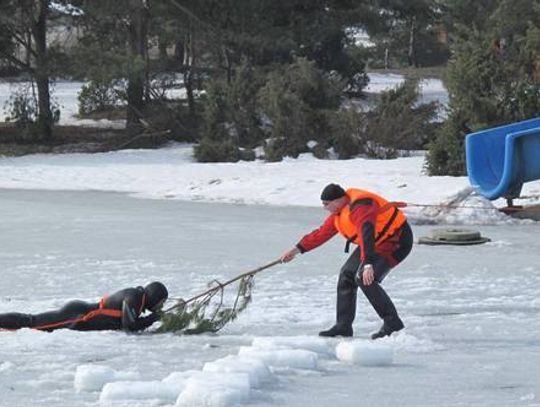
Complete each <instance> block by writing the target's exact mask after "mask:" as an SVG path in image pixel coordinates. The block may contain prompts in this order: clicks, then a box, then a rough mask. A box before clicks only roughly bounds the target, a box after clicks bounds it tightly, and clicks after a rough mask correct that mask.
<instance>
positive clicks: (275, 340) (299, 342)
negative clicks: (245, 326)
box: [252, 336, 334, 356]
mask: <svg viewBox="0 0 540 407" xmlns="http://www.w3.org/2000/svg"><path fill="white" fill-rule="evenodd" d="M252 346H253V347H254V348H261V349H275V348H292V349H305V350H310V351H312V352H316V353H319V354H323V355H332V356H333V355H334V347H333V346H332V345H330V344H329V343H328V342H327V341H326V340H324V339H323V338H318V337H314V336H277V337H276V336H273V337H260V338H255V339H253V342H252Z"/></svg>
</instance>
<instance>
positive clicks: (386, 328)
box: [371, 317, 405, 339]
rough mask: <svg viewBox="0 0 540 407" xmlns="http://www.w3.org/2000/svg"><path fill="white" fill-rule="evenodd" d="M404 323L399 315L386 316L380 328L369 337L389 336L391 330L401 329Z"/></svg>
mask: <svg viewBox="0 0 540 407" xmlns="http://www.w3.org/2000/svg"><path fill="white" fill-rule="evenodd" d="M404 327H405V325H403V321H402V320H401V319H400V318H399V317H393V318H388V319H387V320H385V321H384V323H383V325H382V326H381V329H379V330H378V331H377V332H375V333H374V334H372V335H371V339H379V338H384V337H385V336H390V335H391V334H392V333H393V332H397V331H401V330H402V329H403V328H404Z"/></svg>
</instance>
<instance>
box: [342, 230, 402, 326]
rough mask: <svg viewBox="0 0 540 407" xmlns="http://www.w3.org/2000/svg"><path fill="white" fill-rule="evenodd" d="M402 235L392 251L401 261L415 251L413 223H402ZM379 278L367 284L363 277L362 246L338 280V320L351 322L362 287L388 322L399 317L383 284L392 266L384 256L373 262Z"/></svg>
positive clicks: (349, 324)
mask: <svg viewBox="0 0 540 407" xmlns="http://www.w3.org/2000/svg"><path fill="white" fill-rule="evenodd" d="M401 230H402V231H401V236H400V240H399V244H398V246H397V248H396V250H395V251H394V252H393V253H392V255H393V257H394V259H395V260H396V262H397V263H400V262H401V261H403V259H405V257H407V256H408V254H409V253H410V252H411V249H412V245H413V234H412V230H411V227H410V226H409V224H408V223H405V224H404V225H403V226H402V227H401ZM372 266H373V271H374V273H375V281H374V282H373V283H371V284H370V285H364V283H363V281H362V272H363V265H362V264H361V262H360V248H359V247H357V248H356V250H354V252H353V253H352V254H351V255H350V256H349V258H348V259H347V261H346V262H345V264H344V265H343V267H342V268H341V271H340V273H339V279H338V284H337V304H336V323H337V324H338V325H344V326H351V325H352V323H353V321H354V318H355V316H356V297H357V292H358V287H360V289H361V290H362V292H363V293H364V295H365V296H366V298H367V299H368V301H369V303H370V304H371V306H372V307H373V309H374V310H375V312H377V315H379V317H380V318H381V319H383V320H384V321H386V322H390V323H391V321H393V320H395V319H396V318H399V316H398V313H397V310H396V307H395V306H394V303H393V302H392V300H391V299H390V297H389V296H388V294H387V293H386V291H385V290H384V289H383V288H382V286H381V283H382V281H383V280H384V278H385V277H386V275H387V274H388V272H389V271H390V269H391V267H390V265H389V264H388V262H387V261H386V260H385V258H384V257H382V256H376V258H375V261H374V262H373V264H372Z"/></svg>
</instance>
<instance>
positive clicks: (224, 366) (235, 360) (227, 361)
mask: <svg viewBox="0 0 540 407" xmlns="http://www.w3.org/2000/svg"><path fill="white" fill-rule="evenodd" d="M202 370H203V372H216V373H219V372H221V373H227V374H229V373H245V374H247V375H248V377H249V384H250V386H251V387H259V386H260V385H261V383H262V382H264V381H268V380H269V379H270V377H271V376H272V373H271V372H270V370H269V369H268V367H267V366H266V365H265V364H264V362H263V361H262V360H261V359H260V358H257V357H252V356H237V355H229V356H226V357H224V358H222V359H218V360H215V361H213V362H208V363H206V364H205V365H204V367H203V369H202Z"/></svg>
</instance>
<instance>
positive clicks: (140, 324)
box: [122, 300, 159, 332]
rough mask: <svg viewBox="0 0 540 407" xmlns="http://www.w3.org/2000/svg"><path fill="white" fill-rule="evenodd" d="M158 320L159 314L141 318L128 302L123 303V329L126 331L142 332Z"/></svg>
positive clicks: (155, 313)
mask: <svg viewBox="0 0 540 407" xmlns="http://www.w3.org/2000/svg"><path fill="white" fill-rule="evenodd" d="M158 320H159V314H158V313H157V312H154V313H152V314H150V315H148V316H146V317H139V316H138V315H137V313H136V312H135V310H134V309H133V307H131V305H130V304H129V302H128V301H127V300H124V301H123V302H122V329H123V330H124V331H129V332H134V331H142V330H143V329H146V328H148V327H149V326H150V325H152V324H153V323H154V322H156V321H158Z"/></svg>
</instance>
